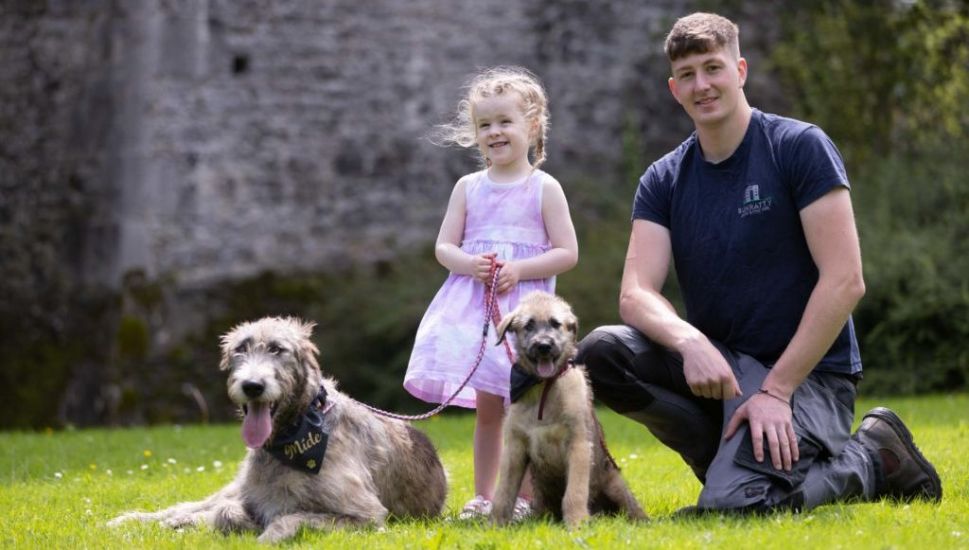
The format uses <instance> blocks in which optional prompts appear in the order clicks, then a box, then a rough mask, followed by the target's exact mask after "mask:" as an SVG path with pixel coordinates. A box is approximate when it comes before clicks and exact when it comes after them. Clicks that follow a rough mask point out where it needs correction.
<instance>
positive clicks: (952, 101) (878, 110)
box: [771, 0, 969, 161]
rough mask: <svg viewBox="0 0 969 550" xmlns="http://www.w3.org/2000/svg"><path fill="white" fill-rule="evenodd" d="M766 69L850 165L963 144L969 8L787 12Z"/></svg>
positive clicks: (835, 1)
mask: <svg viewBox="0 0 969 550" xmlns="http://www.w3.org/2000/svg"><path fill="white" fill-rule="evenodd" d="M785 14H786V16H785V18H784V19H783V28H784V31H785V32H784V38H783V39H782V40H781V41H780V43H779V44H778V45H777V47H776V48H775V49H774V51H773V54H772V57H771V60H772V65H773V67H774V68H775V70H776V71H777V73H778V74H779V76H780V77H781V78H782V80H783V81H784V82H785V83H786V86H785V91H786V92H787V94H788V97H791V98H792V99H793V105H794V110H795V116H798V117H799V118H803V119H805V120H809V121H812V122H817V123H818V124H820V125H821V126H822V127H823V128H825V130H826V131H827V132H828V133H830V134H831V135H832V136H833V137H834V138H835V141H836V142H837V143H838V144H839V146H841V147H842V149H843V150H845V151H846V152H848V156H850V157H852V158H853V159H854V160H858V161H861V160H865V159H869V158H872V157H877V156H879V155H884V154H886V153H889V152H896V153H907V152H912V151H920V150H924V149H926V148H928V147H935V146H938V145H940V144H944V143H946V142H948V141H950V140H959V139H964V138H965V137H967V136H969V115H967V114H966V110H965V109H964V106H965V104H966V100H967V98H969V70H967V69H969V4H966V3H965V2H945V1H932V2H929V1H924V0H920V1H914V2H897V1H896V0H876V1H873V2H854V1H850V0H826V1H822V2H803V3H802V2H791V3H790V6H789V9H788V10H785Z"/></svg>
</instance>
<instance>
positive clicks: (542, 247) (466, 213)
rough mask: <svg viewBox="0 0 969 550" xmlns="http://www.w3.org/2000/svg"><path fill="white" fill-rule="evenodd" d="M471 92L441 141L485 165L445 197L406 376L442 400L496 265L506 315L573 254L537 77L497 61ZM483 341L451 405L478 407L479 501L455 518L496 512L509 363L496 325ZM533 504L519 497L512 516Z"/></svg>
mask: <svg viewBox="0 0 969 550" xmlns="http://www.w3.org/2000/svg"><path fill="white" fill-rule="evenodd" d="M467 89H468V92H467V96H466V97H465V99H463V100H462V101H461V102H460V103H459V104H458V112H457V116H456V117H455V119H454V120H453V121H452V123H451V124H448V125H445V126H442V127H440V128H439V129H440V130H442V134H441V138H442V139H441V141H442V142H443V143H446V144H450V143H456V144H458V145H460V146H462V147H472V146H476V147H477V149H478V151H479V152H480V154H481V158H482V161H483V163H484V166H485V169H483V170H481V171H478V172H474V173H472V174H468V175H466V176H464V177H462V178H461V179H459V180H458V182H457V183H456V184H455V186H454V190H453V191H452V192H451V198H450V200H449V202H448V207H447V212H446V213H445V215H444V221H443V222H442V224H441V230H440V233H439V234H438V237H437V245H436V248H435V256H436V257H437V260H438V261H439V262H440V263H441V265H443V266H444V267H445V268H447V269H448V270H449V271H450V275H449V276H448V278H447V280H446V281H445V282H444V285H443V286H442V287H441V289H440V290H439V291H438V293H437V295H436V296H435V297H434V300H433V301H432V302H431V305H430V306H429V307H428V309H427V312H426V313H425V314H424V318H423V320H422V321H421V324H420V328H419V329H418V331H417V338H416V341H415V344H414V350H413V353H412V354H411V358H410V363H409V365H408V367H407V374H406V376H405V377H404V387H405V388H406V389H407V391H409V392H410V393H411V394H413V395H414V396H416V397H418V398H420V399H423V400H425V401H429V402H435V403H441V402H443V401H444V400H446V399H447V398H449V397H450V396H451V395H452V394H453V393H454V391H455V390H456V389H457V388H458V387H459V386H460V385H461V383H462V382H463V381H464V379H465V378H466V377H467V374H468V372H469V371H470V369H471V368H472V367H473V366H474V365H473V364H474V361H475V357H476V356H477V353H478V350H479V348H480V345H481V338H482V334H481V327H482V322H483V320H484V296H485V286H486V285H490V284H491V278H490V274H491V269H492V264H493V263H495V264H496V265H497V266H500V268H501V270H500V272H499V278H498V280H497V282H496V283H495V284H496V287H497V292H498V304H499V305H498V307H499V309H500V311H501V313H502V314H506V313H508V312H509V311H511V310H512V309H514V308H515V306H516V305H517V304H518V301H519V300H520V299H521V298H522V297H524V296H525V295H526V294H528V293H530V292H532V291H535V290H544V291H548V292H554V290H555V276H556V275H557V274H559V273H562V272H564V271H567V270H569V269H571V268H572V267H573V266H575V264H576V262H577V261H578V244H577V242H576V237H575V229H574V227H573V226H572V219H571V217H570V216H569V207H568V203H567V202H566V200H565V193H564V192H563V191H562V186H561V185H560V184H559V182H558V181H556V180H555V178H553V177H552V176H550V175H548V174H547V173H545V172H543V171H541V170H539V169H538V167H539V166H540V165H541V164H542V162H544V161H545V138H546V133H547V131H548V118H549V115H548V100H547V98H546V96H545V90H544V89H543V87H542V85H541V83H540V82H539V81H538V79H537V78H536V77H535V76H534V75H532V74H531V73H529V72H528V71H527V70H525V69H521V68H517V67H497V68H493V69H488V70H486V71H484V72H482V73H480V74H478V75H477V76H475V77H474V78H473V79H472V80H471V81H470V83H469V85H468V87H467ZM532 150H534V157H533V158H534V160H530V159H529V154H530V153H531V152H532ZM488 340H489V343H488V345H487V346H486V352H485V356H484V358H483V359H482V361H481V364H480V366H479V367H478V370H477V371H476V372H475V374H474V376H473V377H472V378H471V380H470V381H469V382H468V385H467V386H465V388H464V389H463V390H462V391H461V392H460V393H459V394H458V395H457V396H456V397H455V399H454V400H453V401H452V404H454V405H459V406H462V407H469V408H475V409H476V419H475V430H474V490H475V495H476V496H475V498H474V499H472V500H471V501H470V502H468V503H467V504H466V505H465V507H464V509H463V510H462V512H461V514H460V518H462V519H469V518H474V517H480V516H487V515H489V514H490V513H491V499H492V496H493V491H494V486H495V478H496V477H497V472H498V459H499V456H500V454H501V424H502V419H503V417H504V409H505V404H506V403H507V402H508V393H509V375H510V371H511V363H510V361H509V358H508V356H507V354H506V352H505V348H504V347H500V346H496V345H495V343H496V334H495V330H494V328H493V327H492V329H491V330H489V331H488ZM528 511H529V508H528V504H527V501H525V500H524V499H521V498H520V499H519V501H518V503H517V504H516V515H517V516H524V515H527V514H528Z"/></svg>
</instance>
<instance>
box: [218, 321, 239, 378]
mask: <svg viewBox="0 0 969 550" xmlns="http://www.w3.org/2000/svg"><path fill="white" fill-rule="evenodd" d="M238 329H239V327H236V328H234V329H232V330H230V331H229V332H227V333H225V334H223V335H222V337H221V338H219V348H220V349H221V351H222V356H221V357H220V358H219V370H226V369H228V368H229V362H230V360H231V359H232V349H233V348H234V347H235V340H236V338H235V333H236V331H237V330H238Z"/></svg>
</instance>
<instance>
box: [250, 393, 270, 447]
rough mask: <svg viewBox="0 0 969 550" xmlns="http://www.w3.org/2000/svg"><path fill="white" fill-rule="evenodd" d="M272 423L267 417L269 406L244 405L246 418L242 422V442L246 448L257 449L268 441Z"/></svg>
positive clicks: (253, 403)
mask: <svg viewBox="0 0 969 550" xmlns="http://www.w3.org/2000/svg"><path fill="white" fill-rule="evenodd" d="M272 430H273V422H272V418H270V416H269V404H268V403H259V402H255V401H253V402H250V403H248V404H247V405H246V417H245V419H243V421H242V440H243V441H245V442H246V447H249V448H250V449H258V448H259V447H262V445H263V443H265V442H266V440H267V439H269V434H270V433H272Z"/></svg>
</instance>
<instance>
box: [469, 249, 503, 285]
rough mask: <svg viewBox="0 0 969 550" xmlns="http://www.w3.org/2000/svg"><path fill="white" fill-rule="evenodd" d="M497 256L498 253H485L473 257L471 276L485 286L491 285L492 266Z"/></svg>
mask: <svg viewBox="0 0 969 550" xmlns="http://www.w3.org/2000/svg"><path fill="white" fill-rule="evenodd" d="M497 255H498V253H497V252H485V253H484V254H478V255H477V256H471V270H470V271H471V276H472V277H474V278H475V279H477V280H479V281H481V282H482V283H483V284H485V285H489V284H491V264H492V263H493V262H494V259H495V257H496V256H497ZM502 271H504V270H502Z"/></svg>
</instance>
